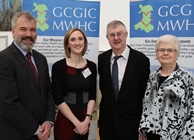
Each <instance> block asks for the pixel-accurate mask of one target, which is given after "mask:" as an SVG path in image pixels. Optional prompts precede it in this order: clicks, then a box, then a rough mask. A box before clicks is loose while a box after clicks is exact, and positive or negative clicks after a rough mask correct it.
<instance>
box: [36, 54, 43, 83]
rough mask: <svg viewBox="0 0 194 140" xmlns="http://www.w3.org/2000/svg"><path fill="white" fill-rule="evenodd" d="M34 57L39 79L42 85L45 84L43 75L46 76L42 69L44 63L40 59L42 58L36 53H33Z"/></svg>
mask: <svg viewBox="0 0 194 140" xmlns="http://www.w3.org/2000/svg"><path fill="white" fill-rule="evenodd" d="M33 57H34V61H35V63H36V68H37V70H38V75H39V79H40V85H41V84H43V81H42V80H43V78H42V77H43V74H44V71H43V69H42V67H43V66H42V65H43V64H42V62H41V61H40V60H41V59H40V58H39V57H40V56H39V55H38V54H37V53H36V52H35V51H33Z"/></svg>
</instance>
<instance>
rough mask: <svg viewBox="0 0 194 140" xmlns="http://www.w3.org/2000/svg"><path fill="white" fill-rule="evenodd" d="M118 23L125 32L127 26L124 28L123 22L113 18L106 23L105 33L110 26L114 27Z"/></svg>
mask: <svg viewBox="0 0 194 140" xmlns="http://www.w3.org/2000/svg"><path fill="white" fill-rule="evenodd" d="M120 25H121V26H123V28H124V32H127V28H126V26H125V24H124V23H123V22H121V21H120V20H113V21H111V22H109V23H108V25H107V27H106V33H107V34H108V29H109V28H110V27H112V28H116V27H117V26H120Z"/></svg>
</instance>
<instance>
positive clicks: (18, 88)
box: [0, 43, 55, 140]
mask: <svg viewBox="0 0 194 140" xmlns="http://www.w3.org/2000/svg"><path fill="white" fill-rule="evenodd" d="M33 57H34V60H35V63H36V66H37V69H38V73H39V78H40V86H39V85H38V83H37V81H36V78H35V75H34V73H33V71H32V69H31V68H30V66H29V64H28V62H27V60H26V58H25V57H24V55H23V54H22V53H21V51H20V50H19V49H18V48H17V47H16V46H15V44H14V43H12V44H11V45H10V46H9V47H7V48H6V49H5V50H3V51H1V52H0V139H2V140H14V139H15V140H27V139H29V140H37V139H38V138H37V136H34V134H35V132H36V131H37V129H38V127H39V125H41V124H42V123H43V122H44V121H51V122H54V117H55V106H54V102H53V98H52V94H51V83H50V77H49V73H48V65H47V61H46V58H45V57H44V56H43V55H42V54H40V53H38V52H37V51H35V50H33Z"/></svg>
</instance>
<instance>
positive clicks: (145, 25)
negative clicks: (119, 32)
mask: <svg viewBox="0 0 194 140" xmlns="http://www.w3.org/2000/svg"><path fill="white" fill-rule="evenodd" d="M139 8H140V9H141V10H140V11H139V12H138V14H140V13H142V16H143V18H142V19H141V20H140V22H138V23H137V24H135V26H134V28H135V30H138V29H141V30H144V31H145V32H147V33H149V32H150V31H152V30H153V29H154V26H153V25H152V24H151V22H152V21H153V18H151V14H152V13H151V11H154V10H153V8H152V6H150V5H146V6H143V5H142V4H140V5H139Z"/></svg>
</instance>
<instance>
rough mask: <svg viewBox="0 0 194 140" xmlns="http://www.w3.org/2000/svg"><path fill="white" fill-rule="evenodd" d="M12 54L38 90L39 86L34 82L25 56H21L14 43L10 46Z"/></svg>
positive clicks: (33, 76)
mask: <svg viewBox="0 0 194 140" xmlns="http://www.w3.org/2000/svg"><path fill="white" fill-rule="evenodd" d="M10 48H11V50H12V52H13V54H14V55H15V58H16V59H17V60H18V62H19V63H21V65H22V66H23V68H24V69H25V70H26V71H27V73H29V75H30V79H31V80H32V81H33V83H34V84H35V85H36V86H37V87H38V88H39V85H38V83H37V81H36V77H35V75H34V73H33V71H32V69H31V68H30V65H29V64H28V61H27V60H26V58H25V56H24V55H23V54H22V52H21V51H20V50H19V49H18V48H17V47H16V46H15V45H14V43H13V44H12V45H11V46H10Z"/></svg>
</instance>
